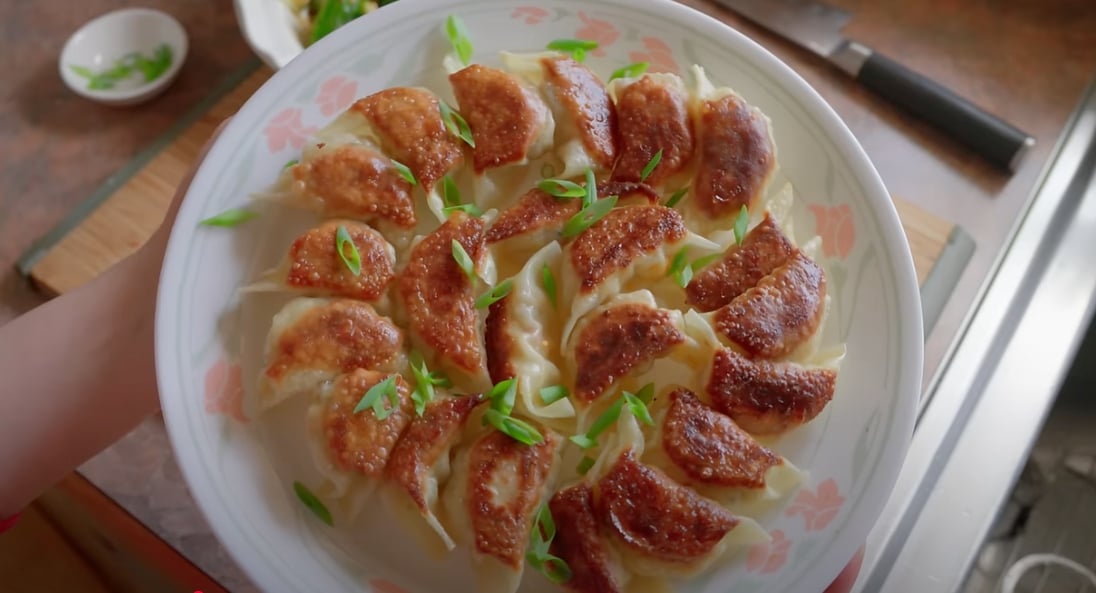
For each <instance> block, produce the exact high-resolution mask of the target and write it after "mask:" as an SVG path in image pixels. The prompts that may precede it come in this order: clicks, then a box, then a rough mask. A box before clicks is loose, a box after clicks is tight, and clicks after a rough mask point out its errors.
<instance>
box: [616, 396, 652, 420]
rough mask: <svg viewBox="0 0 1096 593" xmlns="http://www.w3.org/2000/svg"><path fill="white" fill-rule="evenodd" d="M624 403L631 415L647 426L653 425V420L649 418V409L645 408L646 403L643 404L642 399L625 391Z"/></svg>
mask: <svg viewBox="0 0 1096 593" xmlns="http://www.w3.org/2000/svg"><path fill="white" fill-rule="evenodd" d="M624 403H625V404H626V405H627V406H628V409H629V410H630V411H631V412H632V415H633V416H635V417H636V418H637V419H638V420H639V421H640V422H642V423H644V424H646V425H648V426H654V424H655V421H654V420H652V419H651V411H650V410H648V409H647V404H644V403H643V400H641V399H639V398H638V397H636V396H635V395H634V394H632V393H628V392H627V391H625V392H624Z"/></svg>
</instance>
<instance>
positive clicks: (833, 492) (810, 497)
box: [784, 478, 845, 531]
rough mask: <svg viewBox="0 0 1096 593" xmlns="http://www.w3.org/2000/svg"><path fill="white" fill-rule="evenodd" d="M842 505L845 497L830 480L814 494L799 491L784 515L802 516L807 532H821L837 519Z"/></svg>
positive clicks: (823, 483)
mask: <svg viewBox="0 0 1096 593" xmlns="http://www.w3.org/2000/svg"><path fill="white" fill-rule="evenodd" d="M844 503H845V497H844V496H842V495H841V492H840V490H839V489H838V487H837V482H835V481H834V480H833V478H830V479H828V480H826V481H825V482H822V483H821V484H819V485H818V490H816V491H814V492H811V491H810V490H801V491H800V492H799V494H798V495H796V497H795V501H793V502H792V505H791V506H790V507H788V510H786V511H784V515H785V516H788V517H795V516H796V515H802V516H803V520H804V521H805V522H806V527H807V531H821V530H823V529H825V528H826V527H827V526H828V525H829V524H830V523H832V522H833V520H834V519H835V518H837V513H838V512H840V510H841V505H843V504H844Z"/></svg>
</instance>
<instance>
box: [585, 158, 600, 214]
mask: <svg viewBox="0 0 1096 593" xmlns="http://www.w3.org/2000/svg"><path fill="white" fill-rule="evenodd" d="M585 189H586V193H585V195H584V196H582V207H583V208H589V207H590V205H591V204H593V203H594V202H596V201H597V180H596V179H594V170H593V169H589V168H587V169H586V187H585Z"/></svg>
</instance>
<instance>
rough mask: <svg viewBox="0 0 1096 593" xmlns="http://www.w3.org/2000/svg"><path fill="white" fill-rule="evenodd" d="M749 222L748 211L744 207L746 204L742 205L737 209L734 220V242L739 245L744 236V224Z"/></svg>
mask: <svg viewBox="0 0 1096 593" xmlns="http://www.w3.org/2000/svg"><path fill="white" fill-rule="evenodd" d="M749 223H750V211H749V210H748V209H747V208H746V205H745V204H743V205H742V209H741V210H739V211H738V218H736V219H735V221H734V242H735V243H737V244H739V245H741V244H742V241H743V239H745V238H746V226H747V225H748V224H749Z"/></svg>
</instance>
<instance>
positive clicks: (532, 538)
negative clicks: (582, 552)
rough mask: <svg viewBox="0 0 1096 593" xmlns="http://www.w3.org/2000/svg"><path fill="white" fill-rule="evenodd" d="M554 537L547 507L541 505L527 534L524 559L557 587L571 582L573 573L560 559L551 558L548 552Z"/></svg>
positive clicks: (554, 526)
mask: <svg viewBox="0 0 1096 593" xmlns="http://www.w3.org/2000/svg"><path fill="white" fill-rule="evenodd" d="M555 537H556V524H555V521H553V520H552V513H551V511H550V510H549V509H548V505H546V504H542V505H541V506H540V509H539V510H538V511H537V514H536V521H535V522H534V523H533V529H532V530H531V531H530V532H529V546H528V549H527V550H526V552H525V559H526V560H527V561H528V562H529V564H530V565H532V566H533V568H535V569H537V570H539V571H540V572H542V573H544V576H546V577H548V579H549V580H551V581H552V582H553V583H555V584H557V585H559V584H563V583H566V582H567V581H569V580H571V578H572V577H573V573H572V572H571V567H569V566H567V563H566V562H564V561H563V559H562V558H559V557H558V556H553V555H552V554H551V553H550V552H549V550H550V549H551V547H552V540H553V539H555Z"/></svg>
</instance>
